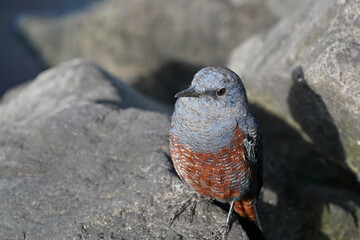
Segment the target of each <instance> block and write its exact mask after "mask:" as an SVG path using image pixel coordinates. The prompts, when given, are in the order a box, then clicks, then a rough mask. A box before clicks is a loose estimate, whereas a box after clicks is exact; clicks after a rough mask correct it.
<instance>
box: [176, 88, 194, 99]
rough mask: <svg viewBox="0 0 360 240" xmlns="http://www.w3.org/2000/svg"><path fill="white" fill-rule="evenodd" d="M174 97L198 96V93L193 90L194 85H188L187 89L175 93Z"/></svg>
mask: <svg viewBox="0 0 360 240" xmlns="http://www.w3.org/2000/svg"><path fill="white" fill-rule="evenodd" d="M175 97H176V98H179V97H196V98H197V97H200V93H198V92H196V91H195V88H194V87H190V88H188V89H185V90H182V91H181V92H178V93H177V94H175Z"/></svg>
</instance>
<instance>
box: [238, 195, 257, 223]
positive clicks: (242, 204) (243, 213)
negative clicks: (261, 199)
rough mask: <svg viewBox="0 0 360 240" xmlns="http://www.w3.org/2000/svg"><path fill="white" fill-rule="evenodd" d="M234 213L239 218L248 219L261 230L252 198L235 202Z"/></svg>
mask: <svg viewBox="0 0 360 240" xmlns="http://www.w3.org/2000/svg"><path fill="white" fill-rule="evenodd" d="M234 211H235V212H236V213H237V214H239V215H240V217H243V218H248V219H250V220H251V221H253V222H254V223H255V224H256V225H257V226H258V227H259V228H261V225H260V222H259V220H258V217H257V213H256V207H255V205H254V198H250V197H248V198H244V199H241V200H239V201H236V202H235V204H234Z"/></svg>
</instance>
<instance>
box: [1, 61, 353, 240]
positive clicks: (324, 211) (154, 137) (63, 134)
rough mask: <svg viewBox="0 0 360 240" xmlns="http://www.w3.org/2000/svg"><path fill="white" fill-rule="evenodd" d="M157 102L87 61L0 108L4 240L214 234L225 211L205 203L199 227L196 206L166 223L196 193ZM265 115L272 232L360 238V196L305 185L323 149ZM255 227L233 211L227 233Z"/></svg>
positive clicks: (264, 203)
mask: <svg viewBox="0 0 360 240" xmlns="http://www.w3.org/2000/svg"><path fill="white" fill-rule="evenodd" d="M114 82H117V83H116V84H114ZM21 100H23V101H21ZM17 102H22V103H23V104H16V103H17ZM133 107H136V108H142V109H143V110H140V109H136V108H133ZM149 109H160V110H162V109H163V107H161V106H160V105H158V104H155V103H151V102H150V101H149V100H148V99H145V98H144V97H143V96H141V95H140V94H139V93H137V92H136V91H135V90H132V89H131V88H130V87H127V86H126V85H124V84H122V83H120V82H119V80H116V79H114V78H113V77H111V76H110V75H109V74H107V73H106V72H104V71H103V70H102V69H101V68H100V67H99V66H97V65H96V64H94V63H93V62H89V61H84V60H74V61H71V62H68V63H64V64H62V65H60V66H58V67H55V68H53V69H50V70H48V71H46V72H45V73H43V74H41V75H40V76H39V77H38V78H37V79H35V80H34V81H32V82H30V83H28V84H27V85H26V86H23V87H21V88H20V89H16V90H14V91H13V92H12V93H9V94H7V95H6V97H5V99H4V100H3V101H2V102H1V108H0V111H1V114H0V119H1V125H0V173H1V174H0V216H1V218H0V236H1V238H3V239H202V238H203V237H204V236H205V237H210V239H213V236H212V233H214V232H216V231H217V230H218V229H219V227H220V226H221V225H222V224H223V223H224V221H225V220H226V215H227V212H226V211H227V208H228V206H224V205H221V204H219V203H213V202H211V201H208V200H204V201H201V202H200V203H199V204H198V205H197V207H196V211H195V216H194V218H193V222H190V215H189V212H190V211H189V210H187V211H185V212H184V213H183V214H182V215H180V217H179V218H178V219H176V220H175V222H174V224H173V225H172V227H171V228H170V229H169V228H168V219H169V217H170V216H171V214H172V213H173V211H175V209H176V206H177V204H179V203H180V202H181V201H182V200H184V199H186V198H187V197H188V196H190V195H191V194H192V193H191V191H190V190H189V189H188V188H187V187H186V186H185V184H183V183H182V182H181V181H180V179H179V178H178V177H177V176H176V174H175V171H174V168H173V166H172V164H171V161H170V159H169V152H168V130H169V127H170V126H169V124H170V122H169V116H168V115H163V114H160V113H155V112H150V111H147V110H149ZM256 114H257V115H258V116H259V118H260V122H262V123H263V124H262V126H263V130H264V137H265V139H264V141H265V149H264V150H265V163H264V165H265V166H264V175H265V179H264V188H263V190H262V193H261V196H260V202H259V213H260V220H261V221H262V225H263V228H264V233H265V236H266V238H267V239H270V240H271V239H280V240H281V239H284V240H285V239H286V240H288V239H299V240H300V239H343V238H341V237H345V238H346V239H357V236H358V234H359V228H358V227H357V226H356V222H355V220H354V217H359V216H360V211H359V208H358V206H359V204H358V203H359V198H358V196H353V195H351V194H350V193H349V192H348V191H346V190H343V191H338V190H336V189H334V188H324V187H323V186H315V185H309V184H304V182H303V181H305V179H303V178H301V177H299V176H295V175H294V171H293V170H294V169H297V172H298V173H299V174H300V175H301V174H302V171H303V172H306V173H307V176H308V175H311V173H312V171H311V169H314V168H313V167H310V168H308V166H313V165H314V164H315V163H316V162H317V161H315V160H316V159H315V158H317V157H319V156H317V155H316V154H314V153H313V152H312V151H311V147H310V144H309V143H307V142H305V141H303V139H302V138H301V137H300V136H299V134H298V133H296V132H294V131H293V130H292V129H291V127H289V126H287V125H286V124H285V123H284V122H283V121H281V120H280V119H278V118H276V117H273V116H271V115H270V114H269V113H267V112H266V111H263V110H261V109H258V108H256ZM9 116H10V117H9ZM284 133H286V134H288V135H289V134H290V135H291V136H292V137H291V141H289V139H288V138H286V139H284V138H283V136H284ZM278 146H282V147H281V148H279V147H278ZM295 146H297V147H299V149H301V150H302V152H301V155H300V156H299V155H297V154H299V153H298V152H296V151H292V149H294V147H295ZM310 157H311V158H310ZM283 159H288V160H289V161H288V162H287V164H286V165H285V166H284V165H282V162H284V161H280V160H283ZM316 168H319V166H316ZM316 176H317V175H316ZM316 176H315V177H316ZM301 179H302V180H301ZM308 182H309V181H308ZM327 205H328V206H329V207H326V206H327ZM240 223H241V225H240ZM322 223H326V224H322ZM332 225H336V228H335V227H331V226H332ZM242 226H243V227H242ZM244 230H245V231H244ZM252 231H253V229H252V228H251V226H249V225H248V224H247V223H246V222H239V221H238V220H237V219H236V217H235V216H234V222H233V224H232V227H231V231H230V233H229V240H235V239H237V240H238V239H244V240H248V239H251V240H252V239H258V238H256V236H255V235H254V233H253V232H252ZM211 237H212V238H211Z"/></svg>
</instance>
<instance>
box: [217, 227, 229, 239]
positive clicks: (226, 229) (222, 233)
mask: <svg viewBox="0 0 360 240" xmlns="http://www.w3.org/2000/svg"><path fill="white" fill-rule="evenodd" d="M228 233H229V225H228V224H225V225H223V226H221V229H220V230H219V231H218V232H217V234H216V235H215V240H226V239H227V234H228Z"/></svg>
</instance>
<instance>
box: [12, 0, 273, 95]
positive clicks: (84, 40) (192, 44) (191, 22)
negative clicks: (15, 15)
mask: <svg viewBox="0 0 360 240" xmlns="http://www.w3.org/2000/svg"><path fill="white" fill-rule="evenodd" d="M265 2H266V1H265V0H257V1H252V0H251V1H250V0H245V1H244V0H242V1H234V0H226V1H216V0H210V1H202V0H177V1H166V0H153V1H146V0H132V1H129V0H109V1H97V2H95V3H93V4H92V5H91V6H88V7H86V8H83V9H82V10H80V9H78V10H77V11H72V12H70V13H68V14H64V15H60V16H59V15H55V16H54V15H51V14H47V15H45V14H37V15H36V14H34V13H33V14H22V15H21V16H20V17H19V21H18V23H19V24H18V26H19V29H20V31H21V33H22V34H23V35H24V36H25V38H26V39H27V40H28V41H29V42H30V44H31V45H32V46H33V48H34V49H35V50H36V51H37V52H38V53H39V54H40V55H41V56H42V58H43V59H44V62H45V63H47V64H48V65H49V66H54V65H57V64H59V63H61V62H63V61H67V60H70V59H73V58H77V57H84V58H87V59H92V60H95V61H96V62H97V63H99V64H101V65H102V66H104V67H105V68H106V69H108V70H109V71H110V72H111V73H113V74H115V75H116V76H118V77H121V78H122V79H123V80H124V81H125V82H126V83H130V84H132V85H134V84H135V85H136V86H137V88H139V89H141V90H142V91H144V92H146V93H147V94H151V95H155V96H156V97H157V98H160V99H162V100H166V101H169V99H170V97H168V98H165V99H164V98H163V97H162V96H163V95H165V96H167V92H168V91H169V89H172V88H174V87H173V86H174V84H178V83H177V82H178V81H180V82H187V83H188V82H189V81H190V80H191V77H192V76H193V74H194V73H195V72H196V71H197V70H198V69H199V67H201V66H206V65H224V64H225V63H226V61H227V58H228V55H229V53H230V52H231V50H232V49H233V48H234V47H235V46H236V45H237V44H238V43H239V42H241V41H243V40H245V39H246V38H248V37H250V36H251V35H252V34H254V33H258V32H262V31H265V30H267V29H268V28H269V27H270V26H272V25H273V24H274V23H275V22H276V21H277V19H278V18H277V17H275V16H274V14H272V13H271V12H270V11H269V10H268V9H267V7H266V4H265ZM178 68H180V69H181V71H175V72H174V69H178ZM163 72H166V74H165V75H164V74H163ZM187 72H190V73H189V74H186V73H187ZM158 73H160V74H158ZM154 75H155V76H154ZM159 77H163V78H162V79H159ZM189 78H190V79H189ZM169 82H170V83H169ZM144 85H145V86H146V88H145V87H144ZM149 86H150V87H151V89H152V92H148V90H147V89H148V87H149ZM182 86H183V85H181V87H182ZM177 90H178V89H177ZM159 91H161V93H154V92H159ZM175 91H176V90H173V92H172V94H171V100H172V99H173V98H172V97H173V95H174V94H175Z"/></svg>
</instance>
